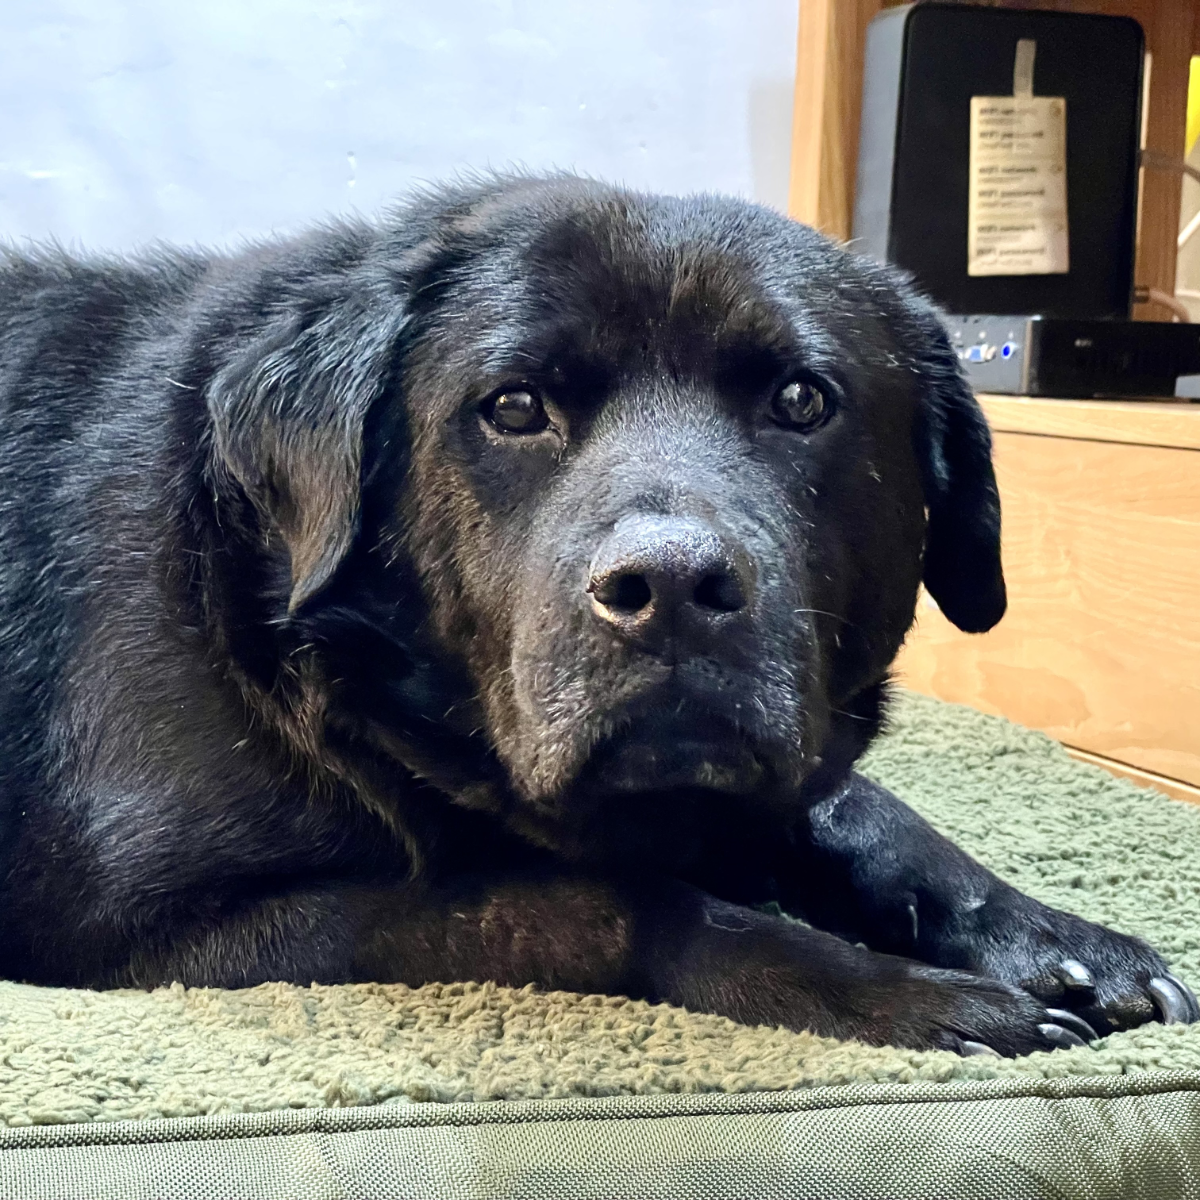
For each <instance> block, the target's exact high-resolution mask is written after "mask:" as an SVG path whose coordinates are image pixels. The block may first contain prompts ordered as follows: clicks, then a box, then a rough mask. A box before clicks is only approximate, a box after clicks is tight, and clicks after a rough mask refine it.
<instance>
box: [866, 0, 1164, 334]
mask: <svg viewBox="0 0 1200 1200" xmlns="http://www.w3.org/2000/svg"><path fill="white" fill-rule="evenodd" d="M1143 61H1144V44H1143V37H1142V29H1141V26H1140V25H1139V24H1138V23H1137V22H1136V21H1134V20H1132V19H1129V18H1125V17H1105V16H1094V15H1089V14H1081V13H1065V12H1047V11H1035V10H1025V9H1010V8H985V7H979V6H976V5H969V4H943V3H921V4H910V5H906V6H904V7H900V8H894V9H889V10H887V11H886V12H884V13H882V14H881V15H880V16H878V17H877V18H876V19H875V20H874V21H873V22H872V23H871V25H870V28H869V29H868V32H867V43H866V58H865V63H864V77H863V108H862V127H861V136H860V141H859V157H858V181H857V188H856V195H855V207H854V232H853V237H854V239H855V245H856V247H857V248H858V249H859V250H860V251H863V252H866V253H868V254H871V255H872V256H874V257H876V258H878V259H880V260H882V261H886V262H891V263H895V264H897V265H898V266H901V267H903V268H905V269H906V270H908V271H910V272H912V274H913V275H914V276H915V277H916V279H917V282H918V283H919V285H920V286H921V287H922V288H923V289H924V290H925V291H926V292H928V293H929V295H931V296H932V297H933V298H934V299H935V300H936V301H937V302H938V303H940V304H941V305H942V306H943V307H944V308H946V309H947V310H948V311H950V312H953V313H1040V314H1043V315H1045V316H1058V317H1078V318H1125V317H1128V316H1129V314H1130V307H1131V305H1132V302H1133V254H1134V239H1135V236H1136V224H1137V186H1138V147H1139V141H1140V127H1141V103H1142V68H1143ZM1030 85H1032V86H1030ZM1022 97H1024V98H1025V99H1026V100H1029V98H1030V97H1034V98H1038V99H1036V100H1034V101H1033V102H1032V106H1031V104H1029V103H1026V104H1025V106H1024V108H1025V110H1029V111H1024V113H1022V111H1017V110H1018V108H1019V106H1018V105H1017V104H1015V103H1005V102H1006V101H1014V102H1015V101H1016V100H1019V99H1021V98H1022ZM972 98H975V100H974V109H973V99H972ZM1030 112H1032V116H1030ZM973 113H974V115H973ZM989 122H990V124H989ZM1022 122H1024V123H1022ZM1031 122H1032V123H1031ZM1064 134H1065V152H1064V150H1063V148H1062V138H1063V135H1064ZM1014 137H1015V138H1016V139H1018V140H1017V141H1015V142H1014V141H1011V140H1010V141H1008V142H1005V140H1004V139H1006V138H1008V139H1012V138H1014ZM989 138H992V139H994V140H993V141H992V142H990V143H989V141H988V140H987V139H989ZM1021 138H1024V139H1025V141H1024V142H1021V141H1020V139H1021ZM1038 139H1041V140H1040V141H1039V140H1038ZM1056 139H1057V141H1056ZM1055 145H1057V146H1058V150H1057V151H1056V150H1055V148H1054V147H1055ZM1030 147H1032V149H1030ZM1024 151H1029V152H1028V153H1027V154H1025V157H1024V158H1023V157H1022V153H1023V152H1024ZM1056 153H1057V154H1058V155H1059V158H1058V159H1055V154H1056ZM1006 155H1007V157H1006ZM973 156H974V159H975V161H974V162H973ZM997 164H999V165H997ZM1048 164H1049V165H1048ZM1055 164H1057V165H1055ZM1064 169H1065V174H1064ZM989 173H990V174H989ZM1059 175H1063V180H1060V179H1059V178H1058V176H1059ZM1039 181H1040V182H1039ZM1063 181H1065V190H1066V195H1065V202H1064V201H1063V200H1062V198H1061V195H1060V194H1059V192H1058V191H1057V190H1056V189H1058V188H1059V187H1060V184H1061V182H1063ZM993 185H994V186H993ZM1047 188H1049V191H1048V192H1047V191H1046V189H1047ZM1047 196H1048V197H1049V198H1048V199H1047ZM1056 197H1058V198H1057V199H1056ZM1006 206H1007V207H1006ZM1039 206H1040V207H1039ZM1034 209H1036V210H1037V211H1036V212H1035V211H1033V210H1034ZM1022 212H1033V215H1032V216H1031V217H1029V218H1028V220H1026V219H1025V218H1024V217H1022V215H1021V214H1022ZM969 218H971V219H970V220H969ZM1014 231H1015V232H1014ZM1055 231H1057V232H1055ZM1022 238H1024V241H1022V240H1021V239H1022ZM1055 238H1058V239H1059V241H1055V240H1054V239H1055ZM1006 239H1007V241H1006ZM1039 239H1041V241H1040V242H1039ZM969 243H970V244H971V246H972V247H973V253H972V255H971V257H970V259H969V258H968V245H969ZM1031 246H1032V247H1033V249H1032V250H1030V247H1031ZM1047 246H1049V249H1047ZM1006 255H1007V256H1009V257H1007V258H1006V257H1005V256H1006ZM1009 272H1011V273H1009Z"/></svg>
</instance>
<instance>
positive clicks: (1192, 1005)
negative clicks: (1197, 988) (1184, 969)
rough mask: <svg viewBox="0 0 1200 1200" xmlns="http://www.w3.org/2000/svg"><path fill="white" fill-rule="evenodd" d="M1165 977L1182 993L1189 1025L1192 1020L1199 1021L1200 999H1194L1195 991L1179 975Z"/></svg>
mask: <svg viewBox="0 0 1200 1200" xmlns="http://www.w3.org/2000/svg"><path fill="white" fill-rule="evenodd" d="M1166 978H1167V979H1168V980H1170V982H1171V983H1173V984H1174V985H1175V986H1176V987H1177V988H1178V989H1179V990H1180V991H1181V992H1182V993H1183V998H1184V999H1185V1000H1186V1001H1187V1006H1188V1014H1189V1016H1188V1024H1189V1025H1190V1024H1191V1023H1192V1022H1193V1021H1200V1000H1197V999H1196V993H1195V992H1193V991H1192V989H1191V988H1190V987H1188V985H1187V984H1186V983H1184V982H1183V980H1182V979H1180V978H1179V976H1177V975H1168V976H1167V977H1166Z"/></svg>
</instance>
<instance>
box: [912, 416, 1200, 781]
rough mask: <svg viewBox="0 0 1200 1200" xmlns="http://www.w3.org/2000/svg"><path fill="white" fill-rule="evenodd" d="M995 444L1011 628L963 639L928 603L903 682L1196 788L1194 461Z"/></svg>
mask: <svg viewBox="0 0 1200 1200" xmlns="http://www.w3.org/2000/svg"><path fill="white" fill-rule="evenodd" d="M1197 415H1198V416H1200V414H1197ZM995 441H996V469H997V478H998V480H999V483H1000V489H1001V494H1002V498H1003V504H1004V561H1005V572H1006V575H1007V578H1008V583H1009V597H1010V604H1009V611H1008V615H1007V616H1006V617H1005V618H1004V620H1003V621H1002V622H1001V623H1000V624H999V625H998V626H997V627H996V629H994V630H992V631H991V632H990V633H987V634H983V635H979V636H969V635H966V634H962V633H960V632H959V631H958V630H956V629H955V628H954V627H953V626H952V625H950V623H949V622H948V621H947V620H946V619H945V618H944V617H943V616H942V615H941V613H940V612H939V611H938V610H937V608H936V606H934V605H933V601H932V600H931V599H930V598H928V597H923V600H922V603H921V605H920V606H919V609H918V625H917V628H916V631H915V632H914V633H913V634H912V635H911V636H910V639H909V644H908V645H907V646H906V648H905V650H904V651H903V653H902V655H901V659H900V661H899V664H898V665H899V671H900V676H901V680H902V682H904V683H906V684H907V685H908V686H910V687H914V688H916V689H917V690H918V691H924V692H929V693H932V694H934V695H937V696H941V697H942V698H943V699H947V700H955V701H959V702H961V703H965V704H970V705H973V706H974V707H976V708H980V709H983V710H984V711H988V712H995V713H1000V714H1003V715H1004V716H1007V717H1010V718H1011V719H1013V720H1016V721H1020V722H1021V723H1023V724H1026V725H1031V726H1033V727H1034V728H1037V729H1042V730H1044V731H1045V732H1047V733H1049V734H1050V735H1051V736H1053V737H1055V738H1057V739H1059V740H1060V741H1062V742H1065V743H1067V744H1068V745H1070V746H1075V747H1078V748H1080V749H1082V750H1085V751H1088V752H1090V753H1093V754H1098V755H1101V756H1103V757H1105V758H1111V759H1115V760H1117V761H1119V762H1122V763H1126V764H1130V765H1132V766H1134V767H1138V768H1142V769H1144V770H1147V771H1153V772H1156V773H1158V774H1160V775H1164V776H1167V777H1168V778H1169V779H1175V780H1180V781H1183V782H1184V783H1189V784H1193V785H1200V451H1197V450H1191V449H1174V448H1165V447H1159V446H1143V445H1129V444H1123V443H1116V442H1113V443H1107V442H1102V441H1084V440H1078V439H1070V438H1056V437H1045V436H1038V435H1035V434H1024V433H1011V432H1004V431H999V432H997V433H996V436H995Z"/></svg>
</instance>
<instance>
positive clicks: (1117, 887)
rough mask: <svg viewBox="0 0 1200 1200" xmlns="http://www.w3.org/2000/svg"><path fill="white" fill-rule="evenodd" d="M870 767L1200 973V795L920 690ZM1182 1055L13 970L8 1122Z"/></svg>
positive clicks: (1197, 1029) (498, 995)
mask: <svg viewBox="0 0 1200 1200" xmlns="http://www.w3.org/2000/svg"><path fill="white" fill-rule="evenodd" d="M865 769H866V771H867V773H868V774H870V775H872V776H873V777H874V778H876V779H878V780H879V781H880V782H882V783H884V784H886V785H887V786H888V787H890V788H892V789H893V790H894V791H896V792H897V793H898V794H899V795H901V796H902V797H903V798H904V799H906V800H908V801H909V802H910V803H912V804H913V805H914V806H915V807H916V808H918V809H919V810H920V811H921V812H923V813H924V814H925V815H926V816H927V817H928V818H929V819H930V820H932V821H933V822H934V824H935V825H937V826H938V827H939V828H940V829H941V830H943V831H944V832H945V833H947V834H948V835H949V836H950V837H952V838H954V839H955V840H956V841H957V842H958V843H959V844H960V845H962V846H963V847H964V848H965V849H967V850H968V851H970V852H971V853H973V854H975V855H977V856H978V857H979V858H980V859H982V860H983V861H984V862H986V863H987V864H988V865H989V866H991V867H992V868H994V869H995V870H996V871H998V872H999V873H1000V874H1001V875H1003V876H1004V877H1006V878H1007V879H1009V880H1010V881H1012V882H1013V883H1014V884H1016V885H1017V886H1019V887H1021V888H1023V889H1024V890H1026V891H1028V892H1031V893H1032V894H1033V895H1035V896H1037V897H1039V898H1040V899H1042V900H1044V901H1047V902H1048V903H1050V904H1054V905H1057V906H1060V907H1063V908H1068V909H1071V910H1073V911H1075V912H1078V913H1081V914H1082V915H1084V916H1086V917H1089V918H1091V919H1093V920H1097V921H1103V922H1105V923H1107V924H1110V925H1113V926H1115V927H1117V928H1119V929H1122V930H1125V931H1127V932H1129V933H1134V934H1139V935H1141V936H1142V937H1145V938H1148V939H1149V940H1150V941H1152V942H1153V943H1154V944H1155V945H1156V946H1157V947H1158V948H1159V949H1160V950H1161V951H1162V952H1163V953H1164V954H1165V955H1166V957H1167V958H1168V959H1169V960H1170V961H1171V963H1172V964H1173V967H1174V969H1175V970H1176V972H1177V973H1179V974H1181V975H1182V976H1183V977H1184V978H1185V979H1188V980H1189V981H1190V982H1191V983H1192V984H1193V986H1196V985H1200V922H1198V921H1197V919H1196V914H1197V911H1198V909H1200V808H1194V807H1192V806H1190V805H1186V804H1181V803H1176V802H1173V801H1171V800H1168V799H1166V798H1164V797H1162V796H1160V795H1158V794H1156V793H1153V792H1149V791H1144V790H1141V789H1138V788H1136V787H1134V786H1132V785H1131V784H1128V783H1125V782H1123V781H1121V780H1117V779H1114V778H1112V777H1111V776H1109V775H1107V774H1106V773H1104V772H1102V771H1100V770H1098V769H1096V768H1093V767H1088V766H1084V765H1081V764H1079V763H1076V762H1074V761H1072V760H1071V759H1070V758H1068V757H1067V755H1066V753H1065V752H1064V751H1063V750H1062V749H1061V748H1060V747H1059V746H1057V745H1056V744H1055V743H1053V742H1051V741H1050V740H1048V739H1047V738H1045V737H1042V736H1041V735H1040V734H1036V733H1031V732H1029V731H1028V730H1024V729H1020V728H1018V727H1016V726H1014V725H1011V724H1009V723H1007V722H1005V721H1001V720H997V719H995V718H992V717H986V716H982V715H980V714H979V713H975V712H972V711H970V710H968V709H964V708H959V707H956V706H951V705H945V704H940V703H938V702H936V701H933V700H930V699H927V698H924V697H919V696H913V695H905V696H902V697H901V699H900V701H899V703H898V704H897V706H896V708H895V711H894V713H893V717H892V722H891V729H890V731H889V732H888V734H887V735H886V736H885V737H884V738H882V739H881V740H880V742H879V743H878V744H877V746H876V747H875V748H874V749H873V750H872V751H871V754H870V756H869V758H868V760H867V762H866V764H865ZM1178 1069H1191V1070H1196V1069H1200V1025H1197V1026H1191V1027H1181V1026H1172V1027H1169V1028H1168V1027H1164V1026H1161V1025H1150V1026H1146V1027H1143V1028H1142V1029H1138V1030H1133V1031H1131V1032H1128V1033H1121V1034H1114V1035H1113V1036H1111V1037H1109V1038H1106V1039H1105V1040H1104V1041H1102V1042H1100V1043H1099V1044H1098V1045H1097V1046H1096V1047H1095V1048H1094V1049H1092V1048H1089V1049H1078V1050H1072V1051H1069V1052H1064V1051H1058V1052H1055V1053H1053V1054H1033V1055H1030V1056H1028V1057H1027V1058H1023V1059H1017V1060H1013V1061H996V1060H991V1059H982V1058H970V1059H960V1058H957V1057H955V1056H953V1055H950V1054H945V1053H923V1052H916V1051H909V1050H895V1049H889V1048H883V1049H877V1048H871V1047H866V1046H861V1045H857V1044H855V1043H841V1042H835V1041H831V1040H829V1039H823V1038H817V1037H812V1036H810V1035H805V1034H795V1033H789V1032H786V1031H783V1030H779V1029H765V1028H759V1029H751V1028H747V1027H743V1026H739V1025H736V1024H734V1023H733V1022H731V1021H727V1020H724V1019H722V1018H718V1017H711V1016H707V1015H704V1014H694V1013H687V1012H684V1011H682V1010H680V1009H675V1008H671V1007H668V1006H665V1005H649V1004H644V1003H640V1002H635V1001H629V1000H622V999H616V998H611V997H601V996H575V995H568V994H564V993H552V994H539V993H538V992H536V991H534V990H533V989H530V988H525V989H521V990H512V989H507V988H498V987H494V986H491V985H474V984H433V985H430V986H427V987H423V988H417V989H410V988H405V987H401V986H381V985H362V986H352V987H308V988H304V987H291V986H287V985H282V984H268V985H265V986H262V987H258V988H252V989H248V990H246V991H236V992H222V991H216V990H206V989H195V990H186V989H184V988H181V987H172V988H166V989H163V990H161V991H157V992H152V993H149V994H145V993H140V992H128V991H126V992H108V993H96V992H83V991H67V990H60V989H53V988H49V989H42V988H32V987H25V986H21V985H17V984H10V983H0V1124H8V1125H12V1126H22V1125H39V1124H40V1125H45V1124H57V1123H64V1122H81V1121H112V1120H124V1119H133V1118H152V1117H174V1116H193V1115H198V1114H225V1113H243V1112H264V1111H270V1110H277V1109H287V1108H331V1107H345V1106H352V1105H370V1104H381V1103H392V1104H395V1103H406V1102H412V1101H443V1102H448V1101H479V1100H494V1099H548V1098H554V1097H578V1096H629V1095H653V1094H662V1093H699V1092H753V1091H771V1090H779V1089H807V1088H814V1087H818V1086H822V1085H831V1084H846V1083H853V1082H867V1083H870V1082H874V1083H890V1084H916V1083H926V1084H927V1083H930V1082H945V1081H952V1080H986V1079H992V1078H997V1077H1013V1076H1016V1077H1023V1078H1028V1077H1031V1076H1032V1077H1042V1078H1052V1077H1057V1076H1095V1075H1119V1074H1127V1073H1132V1072H1139V1071H1160V1070H1178ZM1014 1082H1015V1080H1014Z"/></svg>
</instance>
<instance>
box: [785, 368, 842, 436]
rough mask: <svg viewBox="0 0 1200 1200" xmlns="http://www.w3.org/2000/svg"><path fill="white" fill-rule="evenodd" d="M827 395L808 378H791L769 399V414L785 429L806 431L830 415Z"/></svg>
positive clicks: (831, 408)
mask: <svg viewBox="0 0 1200 1200" xmlns="http://www.w3.org/2000/svg"><path fill="white" fill-rule="evenodd" d="M832 410H833V406H832V404H831V403H830V400H829V397H828V396H827V395H826V394H825V393H824V392H823V391H821V389H820V388H819V387H818V386H817V385H816V384H815V383H813V382H812V381H811V380H808V379H793V380H792V382H791V383H787V384H784V386H783V387H781V388H780V389H779V391H778V392H776V394H775V399H774V400H772V401H771V416H772V417H773V418H774V419H775V421H776V422H777V423H778V424H780V425H782V426H783V427H784V428H785V429H798V430H800V431H801V432H808V431H809V430H812V429H816V428H817V426H818V425H820V424H822V423H823V422H824V421H825V420H826V419H827V418H828V416H829V415H830V413H831V412H832Z"/></svg>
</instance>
